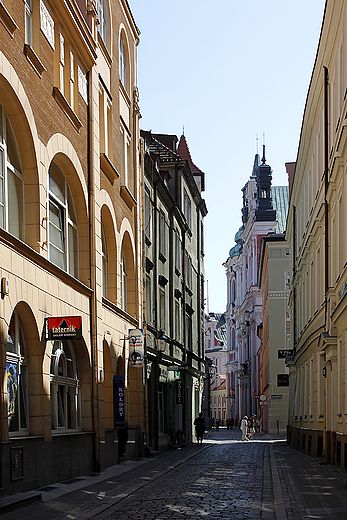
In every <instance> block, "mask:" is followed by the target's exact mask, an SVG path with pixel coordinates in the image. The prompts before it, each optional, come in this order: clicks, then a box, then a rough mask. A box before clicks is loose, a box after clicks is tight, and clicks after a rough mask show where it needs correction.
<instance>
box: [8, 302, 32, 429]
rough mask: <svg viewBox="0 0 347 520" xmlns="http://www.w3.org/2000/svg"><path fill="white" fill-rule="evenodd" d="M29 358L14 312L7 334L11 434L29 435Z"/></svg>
mask: <svg viewBox="0 0 347 520" xmlns="http://www.w3.org/2000/svg"><path fill="white" fill-rule="evenodd" d="M28 361H29V360H28V358H27V356H26V349H25V341H24V334H23V329H22V324H21V322H20V318H19V315H18V314H17V313H16V312H14V313H13V314H12V318H11V321H10V326H9V328H8V332H7V348H6V379H7V418H8V429H9V432H10V433H11V432H12V433H13V432H18V433H27V432H28V427H29V415H28Z"/></svg>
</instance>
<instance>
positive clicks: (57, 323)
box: [46, 316, 82, 340]
mask: <svg viewBox="0 0 347 520" xmlns="http://www.w3.org/2000/svg"><path fill="white" fill-rule="evenodd" d="M46 324H47V327H46V339H47V340H55V339H81V338H82V316H63V317H62V316H60V317H59V318H47V319H46Z"/></svg>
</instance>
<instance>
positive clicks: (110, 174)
mask: <svg viewBox="0 0 347 520" xmlns="http://www.w3.org/2000/svg"><path fill="white" fill-rule="evenodd" d="M100 168H101V169H102V171H103V172H104V174H105V175H106V177H107V178H108V180H109V181H110V183H111V184H113V183H114V181H115V180H116V179H118V177H119V173H118V172H117V170H116V168H115V167H114V166H113V164H112V162H111V161H110V159H109V158H108V157H107V155H106V154H105V153H102V154H100Z"/></svg>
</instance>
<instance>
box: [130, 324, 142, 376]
mask: <svg viewBox="0 0 347 520" xmlns="http://www.w3.org/2000/svg"><path fill="white" fill-rule="evenodd" d="M129 366H130V367H138V368H142V367H143V330H142V329H130V330H129Z"/></svg>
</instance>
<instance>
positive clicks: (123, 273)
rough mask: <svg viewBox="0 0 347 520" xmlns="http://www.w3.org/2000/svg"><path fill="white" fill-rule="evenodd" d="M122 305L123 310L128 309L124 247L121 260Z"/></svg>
mask: <svg viewBox="0 0 347 520" xmlns="http://www.w3.org/2000/svg"><path fill="white" fill-rule="evenodd" d="M120 306H121V309H122V310H123V311H127V270H126V263H125V256H124V250H123V248H122V253H121V261H120Z"/></svg>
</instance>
